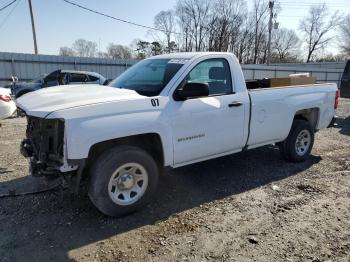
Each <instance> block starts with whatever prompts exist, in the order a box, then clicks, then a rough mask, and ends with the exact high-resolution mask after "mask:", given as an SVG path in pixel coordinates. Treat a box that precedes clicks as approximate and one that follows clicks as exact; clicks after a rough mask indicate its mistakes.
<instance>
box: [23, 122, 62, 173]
mask: <svg viewBox="0 0 350 262" xmlns="http://www.w3.org/2000/svg"><path fill="white" fill-rule="evenodd" d="M21 153H22V155H23V156H25V157H28V158H30V171H31V174H32V175H33V176H55V175H58V174H59V173H60V168H61V167H62V166H63V165H64V121H63V120H61V119H44V118H39V117H33V116H27V130H26V138H25V139H24V140H23V141H22V143H21Z"/></svg>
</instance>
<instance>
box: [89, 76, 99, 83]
mask: <svg viewBox="0 0 350 262" xmlns="http://www.w3.org/2000/svg"><path fill="white" fill-rule="evenodd" d="M88 77H89V82H96V81H97V80H98V79H99V78H98V77H96V76H92V75H88Z"/></svg>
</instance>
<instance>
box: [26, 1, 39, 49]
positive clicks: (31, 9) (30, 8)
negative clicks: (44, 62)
mask: <svg viewBox="0 0 350 262" xmlns="http://www.w3.org/2000/svg"><path fill="white" fill-rule="evenodd" d="M28 3H29V11H30V18H31V20H32V32H33V41H34V53H35V54H36V55H37V54H38V46H37V44H36V33H35V25H34V16H33V8H32V0H28Z"/></svg>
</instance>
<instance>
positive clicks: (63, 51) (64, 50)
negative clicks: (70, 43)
mask: <svg viewBox="0 0 350 262" xmlns="http://www.w3.org/2000/svg"><path fill="white" fill-rule="evenodd" d="M59 55H60V56H74V55H75V54H74V51H73V49H72V48H70V47H67V46H63V47H61V48H60V51H59Z"/></svg>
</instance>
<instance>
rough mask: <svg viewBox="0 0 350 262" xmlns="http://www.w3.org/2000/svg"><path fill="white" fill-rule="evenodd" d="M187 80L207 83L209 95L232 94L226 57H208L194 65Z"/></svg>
mask: <svg viewBox="0 0 350 262" xmlns="http://www.w3.org/2000/svg"><path fill="white" fill-rule="evenodd" d="M186 79H187V82H196V83H208V85H209V95H211V96H213V95H226V94H232V91H233V90H232V79H231V71H230V67H229V65H228V62H227V61H226V59H209V60H205V61H203V62H201V63H199V64H198V65H196V66H195V67H194V68H193V69H192V71H191V72H190V73H189V74H188V75H187V78H186Z"/></svg>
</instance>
